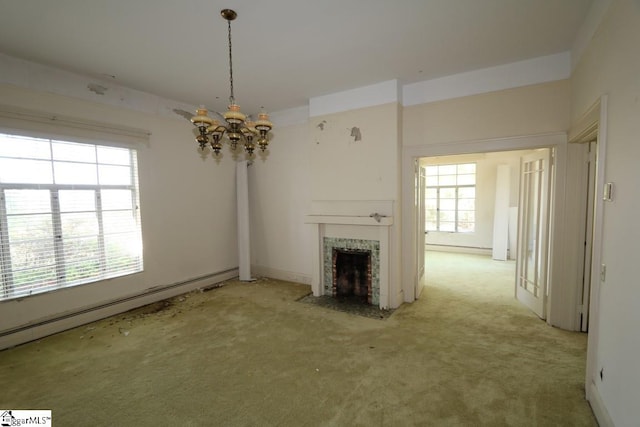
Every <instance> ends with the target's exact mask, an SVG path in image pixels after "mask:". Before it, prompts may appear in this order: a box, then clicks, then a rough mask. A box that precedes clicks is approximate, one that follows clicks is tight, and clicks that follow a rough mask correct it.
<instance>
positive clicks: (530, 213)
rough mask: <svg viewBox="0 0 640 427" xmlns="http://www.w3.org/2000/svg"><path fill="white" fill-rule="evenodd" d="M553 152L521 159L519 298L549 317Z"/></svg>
mask: <svg viewBox="0 0 640 427" xmlns="http://www.w3.org/2000/svg"><path fill="white" fill-rule="evenodd" d="M550 169H551V150H550V149H542V150H537V151H536V152H535V153H533V154H530V155H527V156H523V157H522V158H521V160H520V209H519V213H518V255H517V258H516V298H517V299H518V300H519V301H521V302H522V303H523V304H524V305H526V306H527V307H529V308H530V309H531V310H532V311H533V312H534V313H536V314H537V315H538V317H540V318H541V319H544V318H546V307H545V305H546V297H547V265H548V262H547V261H548V253H549V250H548V249H549V245H548V239H549V194H550V188H551V187H550V184H551V182H550V179H549V177H550Z"/></svg>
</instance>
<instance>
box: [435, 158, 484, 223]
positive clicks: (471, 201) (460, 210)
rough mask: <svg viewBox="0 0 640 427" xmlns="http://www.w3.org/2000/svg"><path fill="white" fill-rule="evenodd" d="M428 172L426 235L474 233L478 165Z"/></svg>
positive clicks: (471, 164)
mask: <svg viewBox="0 0 640 427" xmlns="http://www.w3.org/2000/svg"><path fill="white" fill-rule="evenodd" d="M426 172H427V188H426V193H425V213H426V222H425V226H426V231H449V232H455V233H471V232H473V231H475V222H476V221H475V216H476V165H475V163H466V164H459V165H437V166H427V168H426Z"/></svg>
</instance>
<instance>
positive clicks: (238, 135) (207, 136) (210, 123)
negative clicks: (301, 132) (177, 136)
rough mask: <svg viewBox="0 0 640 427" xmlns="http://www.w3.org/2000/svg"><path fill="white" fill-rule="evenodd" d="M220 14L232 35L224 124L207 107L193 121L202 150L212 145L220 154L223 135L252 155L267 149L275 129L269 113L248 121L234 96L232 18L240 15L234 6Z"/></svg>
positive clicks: (234, 148)
mask: <svg viewBox="0 0 640 427" xmlns="http://www.w3.org/2000/svg"><path fill="white" fill-rule="evenodd" d="M220 15H222V17H223V18H224V19H226V21H227V26H228V34H229V86H230V95H229V107H228V108H229V109H228V110H227V111H226V112H225V113H224V114H223V115H222V117H224V123H220V121H218V120H216V119H212V118H211V117H209V113H208V111H207V109H206V108H205V107H202V106H201V107H200V108H198V109H197V110H196V115H195V116H193V117H192V118H191V122H192V123H193V124H194V125H195V126H196V127H197V128H198V136H196V141H197V142H198V144H200V149H201V150H204V148H205V147H206V146H207V144H209V145H210V146H211V149H212V150H213V152H214V154H215V155H216V156H217V155H219V154H220V150H221V149H222V143H223V142H224V139H223V137H226V139H227V140H228V141H229V145H230V146H231V150H233V151H236V149H237V147H238V143H241V144H242V145H243V146H244V150H245V151H246V152H247V154H248V155H249V156H251V155H252V154H253V151H254V150H255V148H256V144H257V146H258V147H259V148H260V150H261V151H263V152H264V151H265V150H266V149H267V146H268V145H269V139H268V138H269V131H270V130H271V128H273V124H272V123H271V122H270V121H269V115H268V114H267V113H265V112H264V111H262V112H261V113H260V114H258V120H256V121H251V120H247V116H245V115H244V114H243V113H242V112H241V111H240V106H239V105H238V104H236V100H235V97H234V96H233V57H232V54H231V21H233V20H234V19H236V17H237V16H238V14H237V13H236V12H235V11H233V10H231V9H223V10H221V11H220Z"/></svg>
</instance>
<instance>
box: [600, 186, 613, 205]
mask: <svg viewBox="0 0 640 427" xmlns="http://www.w3.org/2000/svg"><path fill="white" fill-rule="evenodd" d="M602 200H604V201H605V202H610V201H612V200H613V182H607V183H606V184H605V185H604V191H603V196H602Z"/></svg>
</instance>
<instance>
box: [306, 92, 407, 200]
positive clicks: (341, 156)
mask: <svg viewBox="0 0 640 427" xmlns="http://www.w3.org/2000/svg"><path fill="white" fill-rule="evenodd" d="M320 125H321V126H320ZM319 126H320V127H322V128H323V129H321V128H320V127H319ZM353 127H357V128H359V129H360V133H361V135H362V140H361V141H354V138H353V137H352V136H351V129H352V128H353ZM398 127H399V112H398V104H396V103H389V104H385V105H380V106H375V107H368V108H361V109H358V110H351V111H347V112H342V113H335V114H327V115H324V116H318V117H312V118H311V119H310V122H309V129H310V130H309V133H310V136H311V150H310V156H311V159H312V161H311V195H312V199H313V200H396V199H397V198H398V196H397V189H398V182H399V180H398V172H399V171H398V164H399V163H398V162H399V157H398V156H399V153H398V144H399V142H398Z"/></svg>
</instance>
